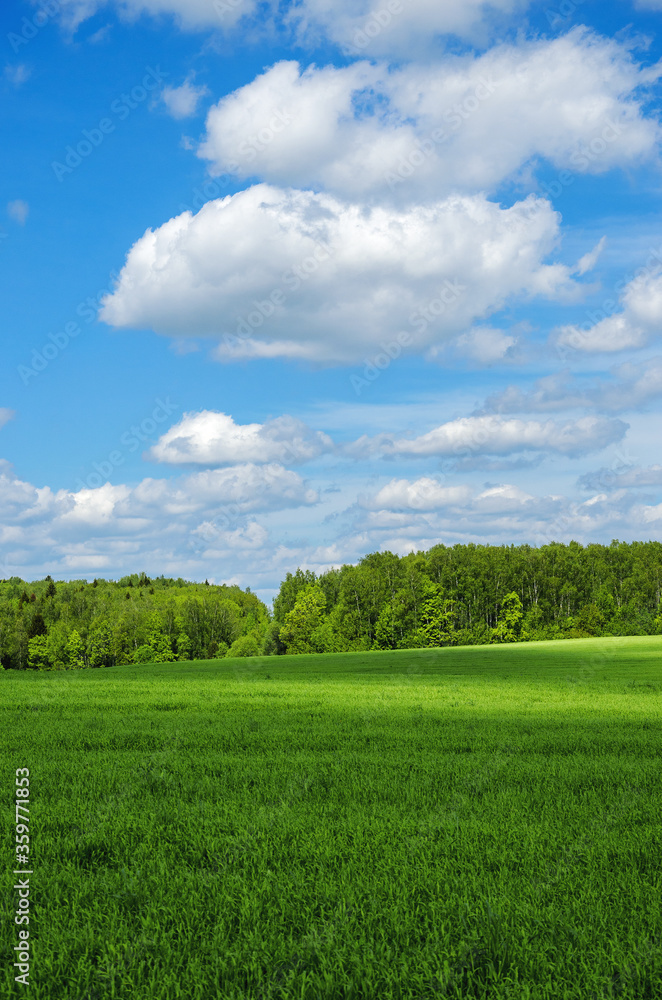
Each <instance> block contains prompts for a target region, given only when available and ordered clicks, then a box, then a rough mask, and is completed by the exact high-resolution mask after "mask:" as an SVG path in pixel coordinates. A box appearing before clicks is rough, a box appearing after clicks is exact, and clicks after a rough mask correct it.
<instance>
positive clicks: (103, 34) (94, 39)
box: [88, 24, 112, 45]
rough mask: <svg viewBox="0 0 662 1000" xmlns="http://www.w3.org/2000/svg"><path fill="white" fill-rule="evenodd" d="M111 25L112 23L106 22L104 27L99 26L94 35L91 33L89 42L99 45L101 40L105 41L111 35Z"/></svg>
mask: <svg viewBox="0 0 662 1000" xmlns="http://www.w3.org/2000/svg"><path fill="white" fill-rule="evenodd" d="M111 27H112V25H110V24H104V26H103V28H99V30H98V31H95V32H94V34H93V35H90V37H89V38H88V42H90V43H91V44H92V45H99V44H100V43H101V42H105V41H106V39H107V38H108V36H109V35H110V29H111Z"/></svg>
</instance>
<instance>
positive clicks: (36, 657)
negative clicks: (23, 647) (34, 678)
mask: <svg viewBox="0 0 662 1000" xmlns="http://www.w3.org/2000/svg"><path fill="white" fill-rule="evenodd" d="M28 666H29V667H31V668H32V669H33V670H47V669H48V667H50V666H51V662H50V659H49V655H48V641H47V639H46V636H45V635H35V636H33V637H32V639H29V640H28Z"/></svg>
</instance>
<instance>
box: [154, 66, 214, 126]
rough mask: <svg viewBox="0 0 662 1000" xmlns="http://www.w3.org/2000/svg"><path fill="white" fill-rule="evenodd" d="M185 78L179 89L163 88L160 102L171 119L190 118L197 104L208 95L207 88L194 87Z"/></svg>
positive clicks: (190, 78)
mask: <svg viewBox="0 0 662 1000" xmlns="http://www.w3.org/2000/svg"><path fill="white" fill-rule="evenodd" d="M191 80H192V77H190V76H189V77H187V79H186V80H185V81H184V83H183V84H182V85H181V87H164V88H163V90H162V91H161V100H162V101H163V103H164V104H165V106H166V108H167V109H168V114H169V115H171V117H172V118H176V119H180V118H191V117H192V115H194V114H195V113H196V110H197V107H198V102H199V101H200V100H201V99H202V98H203V97H205V96H206V95H207V94H208V93H209V88H208V87H205V86H202V87H195V86H194V85H193V83H192V82H191Z"/></svg>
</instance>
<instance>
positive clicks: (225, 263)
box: [100, 185, 573, 364]
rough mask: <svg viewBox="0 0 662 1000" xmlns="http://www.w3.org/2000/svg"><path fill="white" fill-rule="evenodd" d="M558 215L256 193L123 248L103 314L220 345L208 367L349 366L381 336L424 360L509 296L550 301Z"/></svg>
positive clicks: (560, 276)
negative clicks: (252, 361) (249, 361)
mask: <svg viewBox="0 0 662 1000" xmlns="http://www.w3.org/2000/svg"><path fill="white" fill-rule="evenodd" d="M558 223H559V219H558V216H557V214H556V213H555V212H554V211H553V210H552V208H551V206H550V204H549V203H548V202H547V201H544V200H542V199H537V198H535V197H534V196H533V195H531V196H529V197H528V198H527V199H526V200H525V201H522V202H518V203H516V204H515V205H513V206H512V207H511V208H508V209H502V208H501V207H500V206H498V205H495V204H493V203H491V202H489V201H487V199H486V198H485V197H484V196H482V195H475V196H473V197H468V196H465V197H460V196H456V197H451V198H448V199H447V200H445V201H442V202H437V203H435V204H432V205H427V206H417V207H411V208H409V209H388V208H384V207H379V206H377V207H374V208H372V209H366V208H364V207H362V206H360V205H355V204H351V203H346V202H341V201H339V200H337V199H335V198H333V197H332V196H330V195H327V194H313V193H312V192H310V191H292V190H290V191H282V190H279V189H276V188H272V187H268V186H267V185H257V186H255V187H252V188H249V189H248V190H246V191H242V192H239V193H238V194H236V195H232V196H229V197H227V198H225V199H218V200H216V201H212V202H208V203H207V204H206V205H204V206H203V208H202V209H201V210H200V211H199V212H198V214H197V215H192V214H191V213H190V212H185V213H183V214H182V215H179V216H177V217H176V218H174V219H171V220H170V221H169V222H166V223H165V224H164V225H163V226H161V227H160V228H159V229H157V230H156V231H152V230H148V231H147V232H146V233H145V235H144V236H143V237H141V239H139V240H138V241H137V242H136V243H135V244H134V246H133V247H132V248H131V250H130V252H129V254H128V256H127V260H126V264H125V266H124V268H123V269H122V272H121V274H120V277H119V281H118V284H117V287H116V289H115V291H114V292H113V294H112V295H109V296H107V297H106V298H104V300H103V302H102V308H101V311H100V318H101V319H103V320H104V321H105V322H107V323H109V324H110V325H112V326H115V327H134V328H138V329H144V328H145V327H148V328H151V329H153V330H155V331H156V332H157V333H161V334H164V335H167V336H170V337H173V338H182V337H216V338H217V339H219V340H220V339H221V338H223V341H222V343H221V344H220V345H219V348H218V351H217V357H218V358H219V360H232V359H233V358H245V357H249V358H250V357H289V358H297V357H299V358H309V359H311V360H314V361H317V362H321V363H332V364H333V363H353V362H360V361H361V360H363V358H364V357H365V355H366V353H367V352H369V351H371V350H379V349H381V344H382V343H383V342H384V341H385V340H392V339H393V338H395V337H397V336H398V335H400V334H406V335H407V338H408V339H407V340H404V341H403V343H404V344H405V345H406V346H407V348H408V350H410V351H411V352H421V351H424V350H426V349H427V348H429V347H432V346H433V345H435V344H438V343H443V342H444V341H446V340H448V339H449V338H450V337H452V336H454V335H457V334H460V333H462V332H463V331H466V330H467V328H470V327H471V326H472V324H473V322H474V321H475V320H476V319H479V318H483V317H485V316H487V315H489V314H490V313H492V312H494V311H496V310H498V309H500V308H502V307H503V305H504V304H505V303H506V302H507V301H508V300H509V299H510V298H511V297H513V296H516V295H519V296H522V295H523V296H535V295H543V296H548V297H555V296H559V295H562V294H564V293H567V292H568V290H571V289H572V288H573V283H572V281H571V279H570V277H569V271H568V269H567V268H566V267H565V266H562V265H559V264H549V265H546V264H543V260H544V259H545V257H546V256H547V255H548V254H550V253H551V252H552V251H553V249H554V246H555V244H556V241H557V237H558Z"/></svg>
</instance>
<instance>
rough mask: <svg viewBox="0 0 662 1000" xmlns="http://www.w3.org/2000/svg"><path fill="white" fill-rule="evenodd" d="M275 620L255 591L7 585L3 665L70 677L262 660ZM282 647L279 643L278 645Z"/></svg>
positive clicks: (179, 583) (2, 587)
mask: <svg viewBox="0 0 662 1000" xmlns="http://www.w3.org/2000/svg"><path fill="white" fill-rule="evenodd" d="M269 625H270V615H269V612H268V610H267V607H266V605H265V604H264V603H263V602H262V601H260V600H259V599H258V598H257V597H256V595H255V594H252V593H251V592H250V590H246V591H243V590H241V589H240V588H239V587H228V586H212V585H210V584H208V583H205V584H199V583H187V582H186V581H184V580H181V579H179V580H171V579H166V578H165V577H159V578H158V579H155V580H150V579H149V577H147V576H146V575H145V574H144V573H143V574H133V575H131V576H126V577H123V578H122V579H121V580H119V581H117V582H113V581H109V580H94V582H93V583H89V582H87V581H85V580H74V581H71V582H65V583H56V582H55V581H54V580H53V579H52V578H51V577H50V576H47V577H46V579H45V580H42V581H40V582H37V583H31V584H26V583H25V582H24V581H23V580H21V579H19V578H18V577H13V578H12V579H10V580H3V581H2V582H0V663H1V665H2V666H3V667H4V668H6V669H7V668H9V669H11V668H13V669H17V670H24V669H26V668H33V669H41V670H44V669H53V670H64V669H69V668H75V667H111V666H115V665H116V664H128V663H148V662H149V663H154V662H156V663H167V662H170V661H174V660H200V659H216V658H217V657H222V656H225V655H226V654H227V653H231V655H232V656H255V655H257V654H258V653H261V652H263V651H264V649H265V646H267V647H268V645H269V644H268V643H267V641H266V640H267V639H268V638H269V635H270V634H269ZM271 645H272V646H273V645H274V644H273V643H272V644H271Z"/></svg>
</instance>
